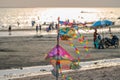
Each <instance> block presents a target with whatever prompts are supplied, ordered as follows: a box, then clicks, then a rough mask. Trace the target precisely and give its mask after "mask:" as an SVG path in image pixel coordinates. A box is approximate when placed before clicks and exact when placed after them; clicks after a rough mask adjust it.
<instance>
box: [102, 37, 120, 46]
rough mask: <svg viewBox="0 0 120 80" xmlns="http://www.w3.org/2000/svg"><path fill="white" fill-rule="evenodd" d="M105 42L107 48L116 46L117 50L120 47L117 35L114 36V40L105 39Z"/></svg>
mask: <svg viewBox="0 0 120 80" xmlns="http://www.w3.org/2000/svg"><path fill="white" fill-rule="evenodd" d="M103 41H104V43H103V44H104V46H105V47H106V48H109V47H110V46H114V47H115V48H118V46H119V38H118V37H117V36H116V35H113V37H112V39H110V38H108V37H105V38H104V39H103Z"/></svg>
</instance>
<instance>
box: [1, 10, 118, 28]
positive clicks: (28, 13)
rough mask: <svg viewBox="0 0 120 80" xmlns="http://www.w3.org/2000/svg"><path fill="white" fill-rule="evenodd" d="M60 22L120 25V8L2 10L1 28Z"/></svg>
mask: <svg viewBox="0 0 120 80" xmlns="http://www.w3.org/2000/svg"><path fill="white" fill-rule="evenodd" d="M58 17H60V20H63V21H64V20H68V19H69V20H70V21H73V20H75V21H76V22H82V23H84V22H93V21H97V20H106V19H107V20H111V21H113V22H115V25H120V8H0V28H3V27H8V26H9V25H12V26H14V27H18V23H19V24H20V25H19V26H23V27H25V26H27V27H30V26H31V22H32V21H35V22H36V23H38V24H43V23H44V22H57V18H58Z"/></svg>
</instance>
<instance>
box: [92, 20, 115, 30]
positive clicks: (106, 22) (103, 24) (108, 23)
mask: <svg viewBox="0 0 120 80" xmlns="http://www.w3.org/2000/svg"><path fill="white" fill-rule="evenodd" d="M111 25H113V22H112V21H110V20H102V21H101V20H99V21H96V22H94V23H93V24H92V28H97V27H106V26H111Z"/></svg>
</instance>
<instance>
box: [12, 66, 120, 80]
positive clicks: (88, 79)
mask: <svg viewBox="0 0 120 80" xmlns="http://www.w3.org/2000/svg"><path fill="white" fill-rule="evenodd" d="M119 69H120V66H114V67H107V68H104V67H103V68H100V69H92V70H85V71H76V70H75V71H73V72H68V73H65V75H67V76H70V77H71V78H72V79H73V80H119V79H120V70H119ZM12 80H56V79H55V77H54V76H53V75H51V74H49V75H41V76H40V75H39V76H33V77H25V78H18V79H12ZM59 80H64V79H62V78H61V77H59Z"/></svg>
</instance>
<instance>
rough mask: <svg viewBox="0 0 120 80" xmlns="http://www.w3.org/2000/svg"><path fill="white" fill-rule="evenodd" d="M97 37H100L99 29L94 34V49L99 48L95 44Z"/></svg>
mask: <svg viewBox="0 0 120 80" xmlns="http://www.w3.org/2000/svg"><path fill="white" fill-rule="evenodd" d="M97 35H98V33H97V29H95V32H94V34H93V42H94V48H97V46H96V44H95V41H96V39H97Z"/></svg>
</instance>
